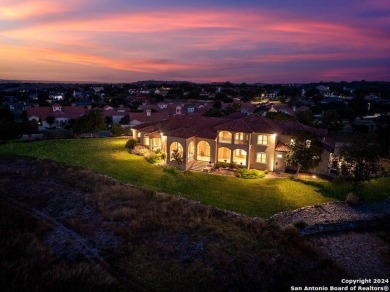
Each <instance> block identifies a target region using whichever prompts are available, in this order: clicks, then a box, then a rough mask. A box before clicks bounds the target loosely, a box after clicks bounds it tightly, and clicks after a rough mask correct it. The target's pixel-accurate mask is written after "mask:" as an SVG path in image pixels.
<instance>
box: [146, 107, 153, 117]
mask: <svg viewBox="0 0 390 292" xmlns="http://www.w3.org/2000/svg"><path fill="white" fill-rule="evenodd" d="M151 115H152V110H151V109H147V110H146V116H147V117H150V116H151Z"/></svg>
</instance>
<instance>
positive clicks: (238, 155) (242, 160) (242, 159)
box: [233, 149, 247, 166]
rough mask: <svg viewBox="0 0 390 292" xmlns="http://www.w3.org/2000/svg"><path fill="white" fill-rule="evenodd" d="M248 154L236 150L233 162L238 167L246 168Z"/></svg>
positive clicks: (241, 150)
mask: <svg viewBox="0 0 390 292" xmlns="http://www.w3.org/2000/svg"><path fill="white" fill-rule="evenodd" d="M246 156H247V153H246V151H245V150H243V149H235V150H234V151H233V161H234V162H235V163H236V164H238V165H244V166H246Z"/></svg>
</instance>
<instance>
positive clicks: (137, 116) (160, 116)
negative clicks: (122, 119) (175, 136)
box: [129, 112, 169, 123]
mask: <svg viewBox="0 0 390 292" xmlns="http://www.w3.org/2000/svg"><path fill="white" fill-rule="evenodd" d="M129 116H130V121H133V120H137V121H139V122H141V123H152V122H159V121H163V120H166V119H169V113H166V112H161V113H153V112H152V113H151V114H150V116H148V115H147V113H146V112H142V113H129Z"/></svg>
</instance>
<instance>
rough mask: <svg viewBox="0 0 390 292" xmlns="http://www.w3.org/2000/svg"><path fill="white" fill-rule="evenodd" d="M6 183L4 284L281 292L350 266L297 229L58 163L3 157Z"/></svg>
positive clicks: (0, 171) (0, 178) (0, 166)
mask: <svg viewBox="0 0 390 292" xmlns="http://www.w3.org/2000/svg"><path fill="white" fill-rule="evenodd" d="M0 190H1V197H0V203H1V208H2V210H5V211H2V213H1V223H0V224H1V229H0V233H1V234H0V238H1V239H0V241H1V245H0V246H1V247H0V253H1V258H2V262H1V264H0V289H1V290H2V291H4V290H11V291H23V290H29V291H34V290H35V291H43V290H56V291H61V290H63V291H65V290H69V288H72V289H76V290H83V291H110V290H113V291H114V290H115V291H118V290H119V291H120V290H123V291H125V290H140V291H143V290H169V291H177V290H184V289H187V290H191V291H194V290H206V291H210V290H213V291H215V290H217V291H218V290H232V291H234V290H240V291H242V290H252V291H253V290H257V291H280V290H285V289H287V288H288V287H290V286H291V285H303V284H306V285H315V284H317V285H323V284H331V283H335V284H336V283H339V280H340V279H341V278H343V277H345V276H346V275H347V272H346V271H345V270H343V268H341V267H340V266H338V265H336V264H334V263H333V262H332V260H330V258H329V257H327V256H325V255H324V254H323V253H322V252H321V251H319V250H318V249H316V248H315V247H313V246H312V245H311V244H310V243H309V242H307V241H306V240H304V239H303V238H302V237H300V236H299V234H298V233H297V232H296V230H295V229H294V228H287V229H286V230H283V231H282V230H280V229H279V228H278V227H277V226H275V225H272V224H269V223H267V222H266V221H263V220H261V219H257V218H251V217H246V216H242V215H238V214H234V213H231V212H226V211H222V210H219V209H216V208H213V207H207V206H204V205H201V204H200V203H197V202H193V201H189V200H186V199H183V198H181V197H178V196H169V195H165V194H162V193H156V192H153V191H147V190H143V189H141V188H139V187H135V186H131V185H127V184H123V183H120V182H117V181H115V180H113V179H111V178H109V177H106V176H102V175H99V174H97V173H94V172H93V171H90V170H86V169H82V168H78V167H73V166H69V165H65V164H61V163H58V162H53V161H45V160H39V159H36V158H30V157H20V156H0ZM39 267H42V268H39Z"/></svg>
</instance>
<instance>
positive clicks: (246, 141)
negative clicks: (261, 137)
mask: <svg viewBox="0 0 390 292" xmlns="http://www.w3.org/2000/svg"><path fill="white" fill-rule="evenodd" d="M234 144H236V145H248V140H234Z"/></svg>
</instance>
